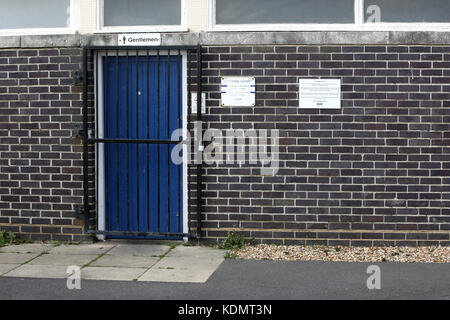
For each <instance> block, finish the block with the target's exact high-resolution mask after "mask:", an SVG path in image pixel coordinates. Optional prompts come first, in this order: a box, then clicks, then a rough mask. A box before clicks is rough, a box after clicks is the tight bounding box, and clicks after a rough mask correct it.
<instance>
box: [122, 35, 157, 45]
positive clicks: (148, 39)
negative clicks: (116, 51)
mask: <svg viewBox="0 0 450 320" xmlns="http://www.w3.org/2000/svg"><path fill="white" fill-rule="evenodd" d="M117 42H118V43H119V46H160V45H161V34H160V33H125V34H119V35H118V39H117Z"/></svg>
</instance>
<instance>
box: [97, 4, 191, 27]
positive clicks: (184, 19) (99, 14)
mask: <svg viewBox="0 0 450 320" xmlns="http://www.w3.org/2000/svg"><path fill="white" fill-rule="evenodd" d="M187 1H188V0H181V24H179V25H154V26H153V25H149V26H114V27H105V26H104V24H103V22H104V10H103V8H104V6H103V4H104V0H97V19H96V20H97V24H96V30H95V33H120V32H187V31H189V28H188V25H187Z"/></svg>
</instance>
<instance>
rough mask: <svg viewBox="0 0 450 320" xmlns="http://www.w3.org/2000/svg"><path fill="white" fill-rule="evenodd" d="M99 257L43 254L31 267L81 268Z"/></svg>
mask: <svg viewBox="0 0 450 320" xmlns="http://www.w3.org/2000/svg"><path fill="white" fill-rule="evenodd" d="M97 257H98V255H81V254H73V255H69V254H43V255H41V256H40V257H38V258H36V259H34V260H32V261H31V262H30V263H29V264H31V265H46V266H79V267H82V266H84V265H86V264H88V263H89V262H91V261H92V260H94V259H95V258H97Z"/></svg>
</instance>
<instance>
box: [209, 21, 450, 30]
mask: <svg viewBox="0 0 450 320" xmlns="http://www.w3.org/2000/svg"><path fill="white" fill-rule="evenodd" d="M207 31H208V32H231V31H324V32H326V31H442V32H446V31H450V23H379V24H375V23H373V24H365V25H356V24H230V25H215V26H213V27H211V28H209V29H208V30H207Z"/></svg>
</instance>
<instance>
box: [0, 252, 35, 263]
mask: <svg viewBox="0 0 450 320" xmlns="http://www.w3.org/2000/svg"><path fill="white" fill-rule="evenodd" d="M38 255H39V253H15V252H7V253H0V264H22V263H25V262H27V261H30V260H31V259H33V258H35V257H37V256H38Z"/></svg>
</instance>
